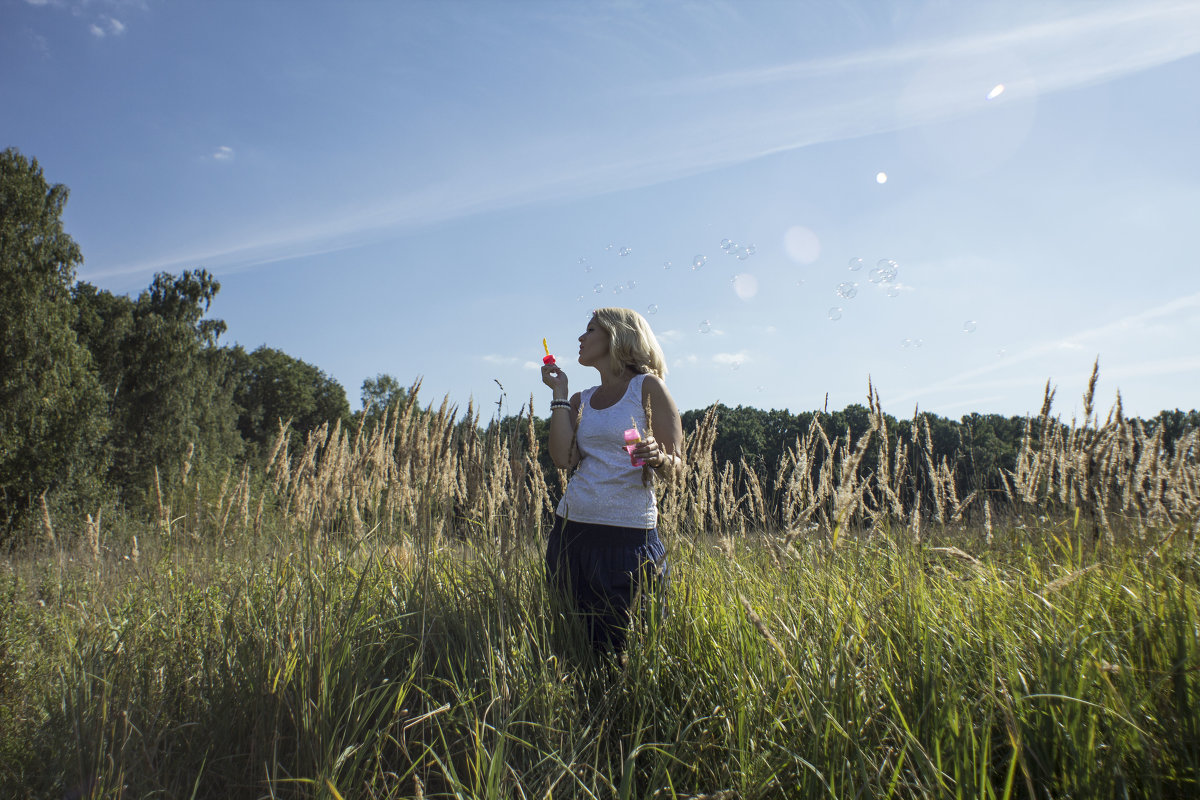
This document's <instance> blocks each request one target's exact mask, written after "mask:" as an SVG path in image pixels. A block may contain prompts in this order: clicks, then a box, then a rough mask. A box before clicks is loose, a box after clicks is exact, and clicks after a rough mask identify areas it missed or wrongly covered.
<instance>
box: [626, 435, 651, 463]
mask: <svg viewBox="0 0 1200 800" xmlns="http://www.w3.org/2000/svg"><path fill="white" fill-rule="evenodd" d="M641 440H642V434H641V433H639V432H638V429H637V425H634V426H633V427H632V428H629V429H628V430H626V431H625V452H626V453H629V463H630V465H631V466H634V467H640V466H642V465H644V464H645V463H646V459H644V458H638V457H637V456H635V455H634V454H633V449H634V448H635V447H637V445H638V442H640V441H641Z"/></svg>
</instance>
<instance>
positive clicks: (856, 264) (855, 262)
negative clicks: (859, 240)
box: [850, 258, 867, 272]
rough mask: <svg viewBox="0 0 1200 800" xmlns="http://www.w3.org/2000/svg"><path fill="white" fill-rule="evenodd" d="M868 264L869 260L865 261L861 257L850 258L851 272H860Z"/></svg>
mask: <svg viewBox="0 0 1200 800" xmlns="http://www.w3.org/2000/svg"><path fill="white" fill-rule="evenodd" d="M866 265H867V262H865V261H863V260H862V259H861V258H852V259H850V271H851V272H858V271H859V270H860V269H862V268H863V267H865V266H866Z"/></svg>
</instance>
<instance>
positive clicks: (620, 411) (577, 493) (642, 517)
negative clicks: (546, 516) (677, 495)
mask: <svg viewBox="0 0 1200 800" xmlns="http://www.w3.org/2000/svg"><path fill="white" fill-rule="evenodd" d="M645 378H646V376H645V375H637V376H635V377H634V378H633V380H631V381H629V386H628V387H627V388H626V389H625V394H623V395H622V396H621V399H620V400H618V401H617V402H616V403H615V404H614V405H612V406H609V407H608V408H605V409H600V410H597V409H594V408H592V404H591V400H592V395H593V394H594V393H595V391H596V389H597V388H599V387H596V386H593V387H592V388H590V389H586V390H584V391H583V392H582V393H581V394H580V396H579V405H580V407H581V408H582V409H583V414H582V415H581V416H580V419H579V428H578V430H576V432H575V441H576V444H577V445H578V447H579V465H578V466H577V467H576V469H575V473H574V474H573V475H572V476H571V480H570V482H568V483H567V491H566V492H564V493H563V497H562V500H560V501H559V503H558V509H557V513H558V516H560V517H563V518H565V519H567V520H570V521H573V522H585V523H589V524H592V525H618V526H621V527H624V528H640V529H642V530H649V529H650V528H653V527H655V526H656V525H657V524H658V506H657V505H656V504H655V501H654V482H653V479H651V481H650V482H649V485H647V486H643V485H642V468H641V467H635V466H633V465H632V464H630V463H629V453H627V452H625V431H626V430H627V429H628V428H631V427H633V426H634V423H636V425H637V429H638V430H639V431H640V432H642V434H643V435H644V434H645V432H646V412H645V411H644V410H643V409H642V382H643V380H645Z"/></svg>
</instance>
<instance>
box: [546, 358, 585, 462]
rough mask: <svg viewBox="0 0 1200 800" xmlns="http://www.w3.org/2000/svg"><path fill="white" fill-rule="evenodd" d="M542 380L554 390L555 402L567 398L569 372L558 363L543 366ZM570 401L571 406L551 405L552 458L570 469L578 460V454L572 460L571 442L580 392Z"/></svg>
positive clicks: (573, 438)
mask: <svg viewBox="0 0 1200 800" xmlns="http://www.w3.org/2000/svg"><path fill="white" fill-rule="evenodd" d="M542 382H543V383H545V384H546V385H547V386H549V387H550V388H551V389H553V390H554V395H553V399H552V402H553V403H556V404H557V403H559V402H560V401H562V400H566V398H567V392H568V391H569V390H568V389H567V374H566V373H565V372H563V371H562V370H561V369H559V368H558V365H557V364H546V365H545V366H543V367H542ZM570 403H571V406H570V408H564V407H562V406H557V407H555V406H553V405H552V406H551V407H550V459H551V460H552V461H553V462H554V466H556V467H558V468H559V469H570V468H571V467H574V466H575V461H577V460H578V455H575V460H572V455H573V454H572V450H573V449H574V448H572V447H571V443H572V442H573V441H574V440H575V420H577V419H579V392H576V393H575V394H574V395H573V396H572V397H571V400H570Z"/></svg>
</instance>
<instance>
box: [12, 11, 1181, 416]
mask: <svg viewBox="0 0 1200 800" xmlns="http://www.w3.org/2000/svg"><path fill="white" fill-rule="evenodd" d="M1198 53H1200V3H1197V2H1194V1H1193V2H1166V1H1164V2H1159V1H1157V0H1128V1H1127V2H1104V1H1103V0H1094V1H1089V2H1053V1H1050V2H1047V1H1046V0H1038V2H1026V1H1025V0H1017V1H1016V2H994V3H993V2H974V3H968V2H950V1H949V0H931V1H930V2H893V3H881V2H877V1H876V0H848V1H847V2H834V1H832V0H829V1H821V0H816V1H814V2H805V3H800V2H795V3H792V2H787V3H785V2H739V3H733V2H730V3H716V2H712V3H700V2H694V3H678V2H634V1H633V0H626V1H625V2H608V3H606V2H508V3H500V2H445V3H434V2H393V3H388V2H382V0H378V1H376V2H366V1H365V0H363V1H360V2H353V1H352V2H339V3H334V2H324V3H317V2H282V0H280V1H279V2H262V1H261V0H250V1H249V2H233V0H223V1H218V2H188V1H187V0H180V1H179V2H170V3H168V2H164V1H161V0H138V1H136V2H134V1H130V0H0V108H2V109H3V112H2V113H0V146H2V147H9V146H14V147H17V148H18V149H19V150H21V151H22V152H23V153H24V154H26V155H27V156H31V157H34V158H37V159H38V160H39V162H40V163H41V165H42V167H43V169H44V170H45V172H46V174H47V177H48V178H49V179H50V180H51V181H54V182H61V183H64V184H66V185H67V186H68V187H70V189H71V199H70V201H69V203H68V207H67V212H66V215H65V221H66V226H67V230H68V232H70V233H71V235H72V236H74V237H75V239H76V240H77V241H78V242H79V244H80V246H81V247H82V249H83V253H84V257H85V263H84V265H83V266H82V268H81V269H80V271H79V278H80V279H82V280H87V281H90V282H92V283H95V284H96V285H98V286H101V287H103V288H107V289H110V290H112V291H115V292H120V293H124V292H132V293H136V292H138V291H140V290H141V289H142V288H144V287H145V286H146V285H148V284H149V282H150V280H151V279H152V277H153V275H154V273H155V272H159V271H168V272H174V273H178V272H180V271H182V270H184V269H191V268H197V267H203V268H205V269H208V270H209V271H211V272H213V273H214V274H215V275H216V276H217V277H218V279H219V280H220V281H221V283H222V289H221V293H220V295H219V296H218V298H217V301H216V302H215V303H214V306H213V310H212V313H213V315H214V316H217V317H220V318H222V319H224V320H225V321H226V322H227V323H228V325H229V332H228V335H227V337H228V341H229V342H233V341H236V342H239V343H241V344H242V345H244V346H246V347H247V348H250V349H253V348H255V347H257V346H259V345H262V344H267V345H269V346H271V347H276V348H278V349H281V350H284V351H285V352H287V353H289V354H291V355H293V356H295V357H297V358H301V359H303V360H305V361H308V362H309V363H312V364H315V365H316V366H318V367H320V368H321V369H323V370H324V371H325V372H327V373H328V374H329V375H331V376H332V377H334V378H335V379H337V380H338V381H339V382H340V383H341V384H342V385H343V386H344V387H345V388H346V391H347V395H348V397H349V398H350V401H351V405H352V406H354V407H357V405H358V400H359V387H360V386H361V384H362V381H363V379H364V378H367V377H371V376H374V375H376V374H378V373H389V374H392V375H394V376H396V377H397V378H398V379H399V380H401V381H402V382H405V383H407V382H409V381H410V380H412V379H413V378H416V377H417V376H422V377H423V378H424V387H425V388H424V390H423V391H424V392H426V393H427V396H428V398H429V399H430V400H434V399H440V398H441V396H442V395H446V394H448V395H449V396H450V398H451V400H452V401H454V402H456V403H457V404H458V405H459V406H460V407H464V408H465V406H466V404H467V400H468V398H470V397H472V396H473V397H474V398H475V399H476V401H477V402H478V403H480V404H483V405H484V406H485V409H486V407H487V405H488V404H493V403H495V402H496V401H497V399H498V397H499V395H500V388H499V386H497V384H496V382H497V381H498V382H499V383H500V384H502V385H503V387H504V390H505V393H506V396H507V399H506V406H505V411H506V412H510V413H515V411H516V410H517V409H518V408H519V407H520V405H521V404H522V403H523V402H525V401H526V400H528V397H529V395H530V393H531V392H532V393H533V394H534V395H535V397H536V402H537V405H536V410H537V412H538V413H539V414H542V415H544V414H545V413H546V411H547V407H546V403H547V402H548V399H549V391H548V390H547V389H545V388H544V387H543V386H542V385H541V383H540V382H539V380H538V374H537V371H536V367H537V365H538V364H539V363H540V355H541V339H542V337H546V338H547V339H548V340H549V343H550V346H551V349H552V351H554V352H556V353H558V354H559V355H560V361H562V362H563V363H564V364H568V363H570V362H571V361H572V360H573V359H572V355H573V354H574V352H575V348H576V343H575V337H576V336H577V335H578V334H579V332H580V331H581V330H582V328H583V326H584V324H585V323H586V321H587V317H588V315H589V313H590V310H591V309H592V308H595V307H598V306H601V305H622V306H628V307H631V308H635V309H637V310H639V311H641V312H642V313H644V314H646V316H647V319H648V320H649V321H650V323H651V324H652V326H653V327H654V328H655V330H656V331H657V332H658V334H659V337H660V341H661V343H662V345H663V348H664V350H665V351H666V354H667V359H668V364H669V367H670V374H669V375H668V379H667V380H668V384H669V385H670V386H671V389H672V391H673V393H674V394H675V396H676V399H677V401H678V403H679V405H680V407H681V408H683V409H689V408H702V407H704V406H707V405H708V404H710V403H712V402H714V401H720V402H723V403H726V404H728V405H736V404H744V405H754V406H758V407H761V408H790V409H791V410H793V411H802V410H808V409H812V408H819V407H821V406H823V405H824V404H825V402H826V395H828V404H829V407H830V408H841V407H843V406H845V405H846V404H848V403H852V402H863V400H864V398H865V395H866V391H867V380H868V376H869V377H870V379H871V380H872V381H873V382H874V385H875V386H876V388H877V389H878V391H879V394H880V398H881V400H882V403H883V407H884V409H885V410H886V411H889V412H891V413H892V414H895V415H898V416H907V415H909V414H911V412H912V410H913V408H914V406H917V405H919V406H920V407H921V408H922V409H925V410H929V411H933V412H936V413H939V414H943V415H946V416H950V417H955V418H957V417H959V416H962V415H963V414H966V413H969V412H971V411H979V412H984V413H1001V414H1025V413H1036V411H1037V409H1038V407H1039V406H1040V403H1041V394H1042V387H1043V386H1044V384H1045V382H1046V381H1047V379H1049V380H1051V381H1052V383H1054V384H1055V385H1056V386H1057V387H1058V396H1057V401H1056V409H1057V410H1058V411H1059V412H1061V413H1063V414H1064V415H1065V416H1066V417H1068V418H1069V417H1070V416H1071V415H1072V414H1073V413H1077V412H1078V411H1079V409H1080V408H1081V406H1082V403H1081V400H1080V396H1081V394H1082V393H1083V390H1084V387H1085V384H1086V381H1087V378H1088V376H1089V374H1090V371H1091V366H1092V362H1093V361H1094V360H1095V359H1096V358H1097V357H1098V358H1099V360H1100V371H1101V378H1100V383H1099V398H1098V405H1099V406H1100V408H1101V411H1102V413H1103V412H1104V411H1106V410H1107V408H1108V407H1109V405H1110V404H1111V403H1112V402H1113V400H1114V399H1115V397H1116V393H1117V391H1118V390H1119V391H1120V392H1121V396H1122V398H1123V401H1124V404H1125V408H1126V411H1127V413H1131V414H1137V415H1141V416H1149V415H1153V414H1155V413H1157V412H1158V411H1159V410H1161V409H1163V408H1176V407H1180V408H1184V409H1190V408H1194V407H1196V406H1197V405H1198V404H1197V402H1196V398H1197V397H1200V346H1197V344H1196V343H1197V342H1200V269H1198V268H1200V243H1198V242H1197V240H1196V233H1195V232H1196V230H1197V222H1196V220H1197V218H1198V217H1200V150H1198V149H1197V147H1196V142H1197V141H1200V96H1198V88H1197V87H1200V57H1198V55H1197V54H1198ZM726 241H728V242H732V243H734V244H735V246H730V245H729V244H725V245H724V246H723V242H726ZM747 248H751V250H752V252H747ZM726 249H727V250H729V251H730V252H725V250H726ZM697 256H702V257H704V261H703V264H702V266H701V267H700V268H699V269H693V268H692V263H693V261H694V259H695V258H696V257H697ZM854 259H862V263H863V266H862V267H861V268H860V269H858V270H852V269H851V268H850V267H851V262H852V260H854ZM888 261H892V262H894V264H895V267H894V269H895V273H894V277H891V279H890V280H889V279H888V278H889V271H888V270H887V269H885V267H886V266H887V262H888ZM667 262H670V268H669V269H668V268H666V267H665V264H666V263H667ZM880 262H883V263H884V267H880V266H879V265H880ZM839 289H840V291H841V294H842V296H839V293H838V292H839ZM652 308H653V309H654V311H653V313H651V309H652ZM838 309H840V311H839V310H838ZM833 317H836V319H834V318H833ZM594 374H595V373H590V374H589V372H585V371H584V370H583V369H582V368H580V367H578V366H576V367H575V369H574V370H571V371H569V375H570V376H571V379H572V386H573V387H574V388H575V389H581V388H585V387H586V385H588V384H589V383H590V382H592V380H591V379H592V378H593V376H594ZM486 415H487V411H486V410H485V416H486Z"/></svg>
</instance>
